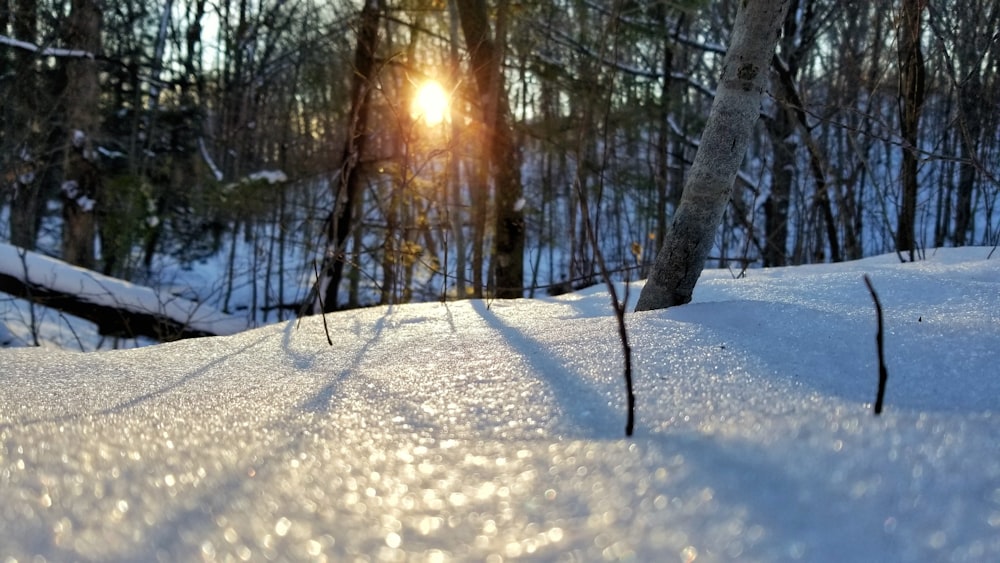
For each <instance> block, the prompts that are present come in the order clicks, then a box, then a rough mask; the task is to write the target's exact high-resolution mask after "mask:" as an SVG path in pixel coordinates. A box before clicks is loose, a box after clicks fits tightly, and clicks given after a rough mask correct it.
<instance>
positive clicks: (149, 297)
mask: <svg viewBox="0 0 1000 563" xmlns="http://www.w3.org/2000/svg"><path fill="white" fill-rule="evenodd" d="M67 184H73V186H72V188H73V189H72V191H71V190H70V189H68V188H67V187H66V186H67ZM63 189H64V191H67V193H68V196H69V197H77V200H78V201H80V200H85V201H93V200H90V199H89V198H84V197H83V196H82V195H79V194H77V193H76V192H77V191H78V190H76V183H75V182H66V183H64V184H63ZM81 205H83V204H82V203H81ZM0 276H10V277H11V278H15V279H18V280H21V281H25V282H27V283H29V284H32V285H34V286H36V287H41V288H47V289H51V290H55V291H59V292H62V293H67V294H71V295H72V294H75V295H77V296H78V297H79V298H80V300H81V301H86V302H87V303H92V304H93V305H95V306H101V307H108V308H112V309H115V308H121V309H125V310H128V311H133V312H145V313H155V314H158V315H161V316H163V317H166V318H168V319H172V320H174V321H176V322H177V323H178V324H180V325H187V326H188V327H190V328H192V329H194V330H198V331H202V332H207V333H211V334H235V333H237V332H240V331H242V330H245V329H246V328H247V321H246V320H245V319H241V318H238V317H234V316H232V315H227V314H225V313H221V312H219V311H215V310H213V309H212V308H211V307H208V306H206V305H204V304H202V303H198V302H196V301H192V300H190V299H184V298H182V297H177V296H175V295H171V294H169V293H165V292H160V291H156V290H154V289H152V288H149V287H144V286H141V285H136V284H133V283H129V282H127V281H123V280H120V279H116V278H112V277H108V276H104V275H101V274H99V273H97V272H94V271H93V270H87V269H85V268H78V267H75V266H71V265H69V264H67V263H65V262H63V261H61V260H57V259H55V258H51V257H48V256H44V255H42V254H38V253H36V252H27V251H24V250H22V249H19V248H17V247H15V246H12V245H9V244H6V243H0ZM23 340H25V341H27V338H23Z"/></svg>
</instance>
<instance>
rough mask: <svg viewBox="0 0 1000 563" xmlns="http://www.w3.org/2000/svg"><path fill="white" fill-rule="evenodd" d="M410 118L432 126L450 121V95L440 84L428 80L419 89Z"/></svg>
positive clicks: (414, 96) (411, 107) (411, 108)
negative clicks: (446, 120)
mask: <svg viewBox="0 0 1000 563" xmlns="http://www.w3.org/2000/svg"><path fill="white" fill-rule="evenodd" d="M410 116H411V117H413V118H414V119H417V120H423V121H424V123H426V124H427V125H432V126H433V125H438V124H440V123H441V122H442V121H444V120H445V119H448V93H447V92H445V91H444V88H442V87H441V84H440V83H438V82H437V81H436V80H427V81H426V82H424V83H423V84H421V85H420V87H419V88H417V92H416V93H415V94H414V95H413V103H412V104H411V105H410Z"/></svg>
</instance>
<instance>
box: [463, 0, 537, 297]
mask: <svg viewBox="0 0 1000 563" xmlns="http://www.w3.org/2000/svg"><path fill="white" fill-rule="evenodd" d="M456 5H457V6H458V15H459V19H460V20H461V24H462V33H463V35H464V36H465V45H466V48H467V49H468V50H469V58H470V60H471V64H472V73H473V76H474V77H475V81H476V86H477V87H478V90H479V96H480V99H481V101H482V106H483V111H484V120H483V121H484V123H485V125H486V130H487V142H488V144H489V155H490V162H491V164H492V166H493V179H494V184H495V195H494V198H495V204H496V213H495V223H494V230H495V232H494V239H495V241H494V256H493V270H494V287H495V290H496V293H495V296H496V297H498V298H501V299H507V298H516V297H521V296H522V295H523V289H522V286H523V285H524V238H525V233H524V215H523V213H522V212H521V208H522V207H523V202H522V201H521V159H520V155H519V153H518V150H517V146H516V145H515V144H514V136H513V132H512V131H511V128H510V122H509V116H510V103H509V101H508V100H507V91H506V88H505V87H504V75H503V72H502V65H501V61H502V60H503V49H502V48H498V47H497V46H496V45H495V44H494V42H493V40H492V39H491V38H490V26H489V20H488V19H487V10H486V0H457V2H456ZM505 13H506V2H504V1H503V0H501V6H500V8H499V9H498V14H499V17H498V20H499V23H498V25H497V28H498V30H497V38H498V40H500V41H502V40H503V35H504V30H503V25H502V22H503V20H504V16H505Z"/></svg>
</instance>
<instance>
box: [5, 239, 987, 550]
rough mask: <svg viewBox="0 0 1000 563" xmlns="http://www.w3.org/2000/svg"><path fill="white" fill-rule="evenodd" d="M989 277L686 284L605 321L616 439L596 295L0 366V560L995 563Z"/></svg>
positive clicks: (959, 271) (894, 268)
mask: <svg viewBox="0 0 1000 563" xmlns="http://www.w3.org/2000/svg"><path fill="white" fill-rule="evenodd" d="M988 254H989V249H981V248H972V249H960V250H941V251H938V252H936V253H933V254H932V255H931V256H929V257H928V259H927V260H926V261H923V262H919V263H915V264H899V263H898V262H897V261H896V259H895V257H893V256H886V257H879V258H873V259H868V260H863V261H860V262H855V263H850V264H840V265H830V266H810V267H798V268H784V269H776V270H764V271H760V270H756V271H754V270H752V271H750V272H748V275H747V278H745V279H739V280H734V279H732V278H731V276H730V275H729V274H728V273H726V272H721V273H720V272H706V274H705V276H704V277H703V279H702V281H701V283H700V285H699V287H698V288H697V290H696V292H695V302H694V303H692V304H691V305H688V306H684V307H678V308H674V309H671V310H667V311H655V312H649V313H642V314H630V315H629V317H628V322H629V329H630V333H631V337H632V343H633V347H634V353H635V360H636V393H637V395H638V420H637V433H636V436H635V437H633V438H632V439H626V438H624V437H623V427H624V422H625V416H624V400H623V389H624V384H623V382H622V375H621V363H622V361H621V355H620V345H619V342H618V338H617V331H616V328H615V322H614V319H613V318H612V316H611V314H610V308H609V307H608V305H607V294H606V292H604V291H600V290H592V291H591V292H589V293H585V294H582V295H580V294H577V295H568V296H563V297H560V298H555V299H549V300H545V301H528V300H523V301H513V302H493V303H486V302H480V301H467V302H456V303H449V304H447V305H445V304H423V305H409V306H401V307H393V308H379V309H366V310H360V311H351V312H345V313H339V314H335V315H329V316H328V318H327V320H328V322H329V325H330V331H331V333H332V337H333V341H334V345H333V346H332V347H331V346H328V345H327V344H326V340H325V336H324V335H323V328H322V323H321V321H320V319H319V318H315V319H306V320H304V321H303V322H302V324H301V326H298V327H297V326H296V324H295V323H285V324H280V325H275V326H270V327H265V328H262V329H259V330H255V331H251V332H246V333H243V334H239V335H235V336H230V337H219V338H210V339H201V340H189V341H182V342H177V343H172V344H165V345H159V346H152V347H147V348H142V349H137V350H128V351H114V352H102V353H95V354H90V355H83V354H73V353H63V352H53V351H51V350H33V349H16V350H0V378H2V380H0V555H3V556H9V557H13V558H16V559H30V556H31V555H33V554H38V555H41V556H43V557H45V558H47V559H49V560H78V559H85V560H90V559H101V560H127V561H149V560H155V559H161V560H194V559H205V560H222V559H227V558H233V559H238V560H262V559H265V558H269V559H270V558H277V559H280V560H322V559H324V558H326V559H329V560H335V561H342V560H354V559H361V560H387V561H402V560H415V561H424V560H427V561H447V560H475V561H506V560H511V559H519V558H522V559H530V560H533V561H534V560H541V561H549V560H551V561H563V560H581V561H595V560H620V559H626V560H627V559H632V560H639V561H653V560H655V561H694V560H696V561H727V560H740V561H786V560H802V561H831V562H834V561H836V562H840V561H996V560H1000V448H998V446H997V437H998V436H1000V376H998V373H1000V370H998V363H1000V259H993V260H987V259H986V256H987V255H988ZM862 273H869V274H870V275H871V277H872V280H873V282H874V284H875V286H876V288H877V289H878V290H879V293H880V296H881V299H882V303H883V306H884V307H885V313H886V329H887V335H886V351H887V355H888V358H887V360H888V367H889V377H890V379H889V387H888V392H887V397H886V408H885V412H884V414H883V415H882V416H881V417H878V418H876V417H874V416H872V414H871V402H872V401H873V399H874V396H875V385H876V379H877V359H876V355H875V338H874V337H875V312H874V307H873V305H872V302H871V299H870V296H869V295H868V292H867V290H866V289H865V286H864V284H863V283H862V279H861V275H862ZM637 292H638V287H637V286H633V287H632V288H631V295H632V297H633V298H634V297H635V296H636V295H637ZM230 556H231V557H230Z"/></svg>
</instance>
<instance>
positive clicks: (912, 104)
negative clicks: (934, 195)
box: [896, 0, 927, 261]
mask: <svg viewBox="0 0 1000 563" xmlns="http://www.w3.org/2000/svg"><path fill="white" fill-rule="evenodd" d="M926 7H927V0H903V13H902V17H901V20H902V21H901V22H900V25H899V29H898V35H899V40H898V46H899V127H900V132H901V133H902V136H903V142H904V143H905V145H906V146H904V147H903V163H902V171H901V174H900V183H901V184H902V205H900V208H899V222H898V223H897V226H896V250H897V251H898V252H907V253H909V258H910V260H911V261H912V260H913V258H914V256H913V251H914V250H916V246H917V245H916V232H915V231H916V218H917V188H918V186H917V164H918V159H919V158H918V153H917V151H918V147H917V144H918V143H919V142H920V141H919V138H918V135H919V127H920V112H921V109H922V106H923V104H924V76H925V74H926V72H925V70H924V55H923V52H922V51H921V50H920V32H921V28H922V25H921V19H922V17H923V12H924V8H926Z"/></svg>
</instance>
